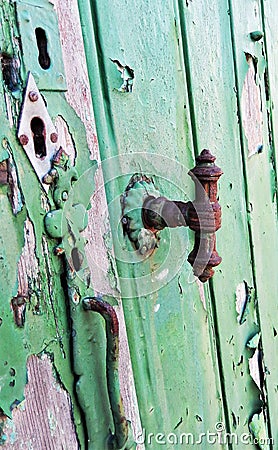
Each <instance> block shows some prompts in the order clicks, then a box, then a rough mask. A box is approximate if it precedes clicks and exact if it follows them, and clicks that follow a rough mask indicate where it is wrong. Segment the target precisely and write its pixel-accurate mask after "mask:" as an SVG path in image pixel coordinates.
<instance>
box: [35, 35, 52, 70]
mask: <svg viewBox="0 0 278 450" xmlns="http://www.w3.org/2000/svg"><path fill="white" fill-rule="evenodd" d="M35 33H36V39H37V47H38V50H39V57H38V60H39V64H40V66H41V68H42V69H44V70H47V69H49V67H50V62H51V61H50V56H49V54H48V51H47V37H46V34H45V31H44V29H43V28H36V30H35Z"/></svg>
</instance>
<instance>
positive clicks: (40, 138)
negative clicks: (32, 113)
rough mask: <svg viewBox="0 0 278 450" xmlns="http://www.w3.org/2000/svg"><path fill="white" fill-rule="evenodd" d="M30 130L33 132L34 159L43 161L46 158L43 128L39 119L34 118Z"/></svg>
mask: <svg viewBox="0 0 278 450" xmlns="http://www.w3.org/2000/svg"><path fill="white" fill-rule="evenodd" d="M31 130H32V132H33V141H34V147H35V153H36V157H37V158H40V159H43V158H45V156H46V146H45V126H44V123H43V121H42V120H41V119H40V118H39V117H34V118H33V119H32V120H31Z"/></svg>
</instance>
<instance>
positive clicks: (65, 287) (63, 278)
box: [60, 264, 89, 450]
mask: <svg viewBox="0 0 278 450" xmlns="http://www.w3.org/2000/svg"><path fill="white" fill-rule="evenodd" d="M66 270H67V268H66V264H64V273H63V274H62V275H61V277H60V280H61V286H62V288H63V291H64V295H65V304H66V311H67V321H68V327H69V331H70V365H71V373H72V375H73V379H74V382H73V395H74V400H75V404H76V407H77V409H78V412H79V414H80V417H81V424H82V429H83V433H84V450H88V442H89V432H88V428H87V425H86V424H87V421H86V413H85V411H84V409H83V408H82V405H81V403H80V401H79V395H78V392H77V386H78V382H79V379H80V376H79V375H78V374H77V373H76V372H75V369H74V343H73V339H74V329H73V320H72V318H71V305H70V299H69V296H68V284H67V275H66ZM76 436H77V439H78V442H79V444H80V437H79V436H78V433H76ZM80 448H82V446H80Z"/></svg>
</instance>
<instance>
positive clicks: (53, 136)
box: [50, 133, 58, 144]
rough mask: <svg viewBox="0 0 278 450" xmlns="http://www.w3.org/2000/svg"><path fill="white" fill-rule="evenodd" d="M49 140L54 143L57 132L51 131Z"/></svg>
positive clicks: (56, 139) (56, 138)
mask: <svg viewBox="0 0 278 450" xmlns="http://www.w3.org/2000/svg"><path fill="white" fill-rule="evenodd" d="M50 140H51V142H53V144H55V143H56V142H57V141H58V134H57V133H51V135H50Z"/></svg>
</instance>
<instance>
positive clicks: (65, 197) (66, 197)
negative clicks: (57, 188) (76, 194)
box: [62, 191, 69, 202]
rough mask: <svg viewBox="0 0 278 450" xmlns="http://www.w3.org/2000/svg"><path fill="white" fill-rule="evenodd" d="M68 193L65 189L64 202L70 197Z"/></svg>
mask: <svg viewBox="0 0 278 450" xmlns="http://www.w3.org/2000/svg"><path fill="white" fill-rule="evenodd" d="M68 197H69V196H68V193H67V192H66V191H64V192H63V193H62V200H64V202H65V201H66V200H67V199H68Z"/></svg>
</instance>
